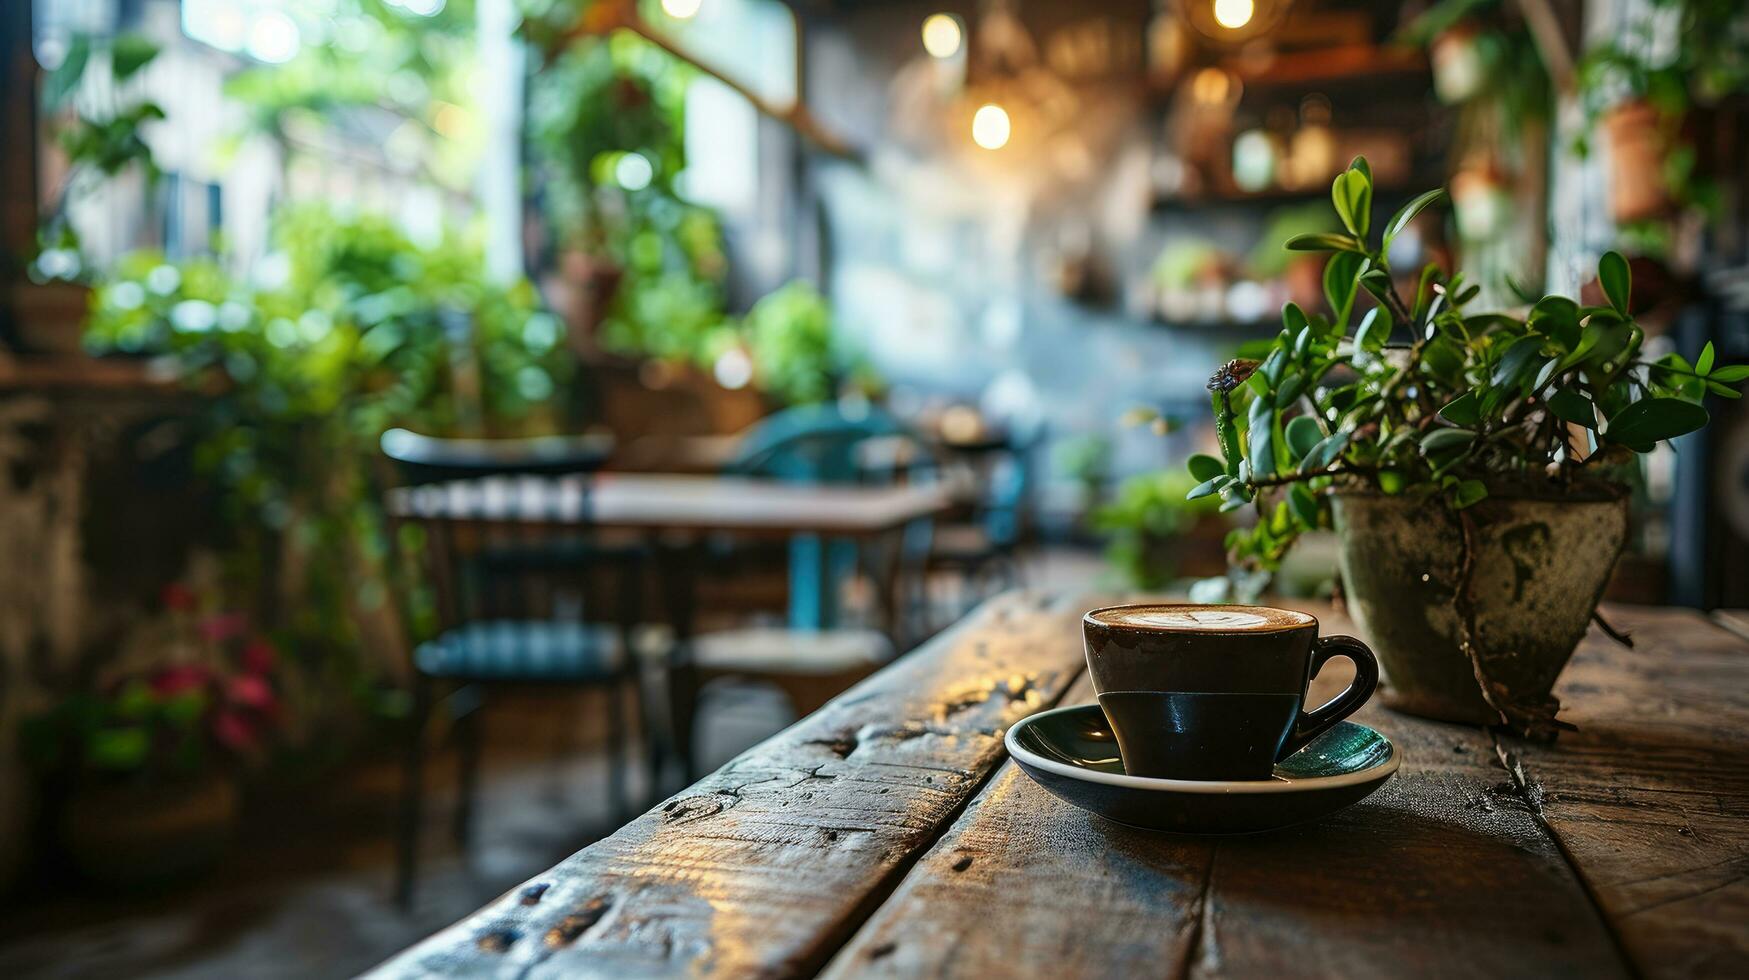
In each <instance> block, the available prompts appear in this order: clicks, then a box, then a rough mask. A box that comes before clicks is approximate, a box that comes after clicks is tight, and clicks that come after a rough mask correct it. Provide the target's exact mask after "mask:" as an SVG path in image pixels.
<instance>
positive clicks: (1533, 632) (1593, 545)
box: [1333, 493, 1628, 724]
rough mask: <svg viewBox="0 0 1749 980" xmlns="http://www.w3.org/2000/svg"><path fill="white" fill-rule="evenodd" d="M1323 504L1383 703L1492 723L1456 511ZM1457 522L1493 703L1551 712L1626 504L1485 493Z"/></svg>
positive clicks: (1389, 503)
mask: <svg viewBox="0 0 1749 980" xmlns="http://www.w3.org/2000/svg"><path fill="white" fill-rule="evenodd" d="M1333 509H1334V515H1335V522H1336V531H1337V533H1338V535H1339V537H1340V539H1341V547H1340V552H1339V559H1338V563H1339V565H1340V567H1341V570H1342V580H1343V583H1344V585H1345V588H1346V595H1347V600H1348V610H1349V613H1350V614H1351V615H1352V616H1353V617H1354V620H1355V623H1356V624H1357V625H1358V626H1359V627H1360V631H1361V635H1362V636H1364V637H1366V639H1367V641H1368V642H1369V643H1371V644H1372V648H1373V651H1374V652H1375V653H1376V654H1377V655H1378V660H1379V668H1380V670H1381V671H1382V673H1383V674H1384V678H1385V680H1384V684H1383V685H1382V686H1381V688H1380V691H1381V696H1382V699H1383V700H1384V703H1385V704H1386V705H1388V706H1389V707H1392V708H1395V709H1396V710H1399V711H1404V712H1407V713H1409V714H1413V715H1420V716H1422V717H1424V718H1436V719H1440V720H1444V721H1458V722H1470V723H1479V724H1490V723H1495V722H1498V721H1500V713H1499V712H1498V711H1496V710H1494V709H1493V708H1492V707H1490V705H1489V704H1488V702H1487V701H1486V700H1485V699H1484V698H1483V696H1482V689H1481V687H1480V685H1479V683H1478V681H1477V678H1476V672H1475V668H1474V666H1473V664H1472V662H1471V658H1470V657H1469V656H1467V655H1466V654H1465V652H1464V649H1463V638H1464V635H1465V632H1466V631H1465V629H1464V617H1463V615H1462V610H1463V609H1464V608H1465V606H1466V603H1465V602H1464V601H1463V597H1461V596H1460V595H1459V589H1460V586H1461V584H1462V583H1463V581H1464V576H1463V570H1464V567H1465V560H1464V559H1465V557H1466V556H1465V541H1464V528H1463V525H1462V523H1461V521H1460V518H1459V517H1458V515H1457V514H1455V513H1453V512H1452V511H1450V510H1447V509H1446V508H1445V507H1443V506H1441V505H1440V504H1439V503H1438V502H1437V501H1428V500H1425V499H1419V498H1412V497H1387V496H1381V495H1376V494H1358V493H1352V494H1351V493H1345V494H1338V495H1336V497H1335V499H1334V501H1333ZM1468 517H1469V520H1470V526H1471V529H1472V531H1471V542H1470V548H1471V551H1472V552H1473V554H1471V555H1470V556H1469V557H1470V558H1471V564H1470V569H1471V571H1470V575H1469V586H1468V590H1467V606H1468V608H1469V609H1470V610H1471V613H1472V619H1473V627H1472V628H1471V629H1470V630H1469V631H1468V632H1469V635H1470V636H1471V638H1472V641H1473V643H1474V646H1475V651H1476V654H1477V657H1478V658H1479V660H1480V661H1481V665H1482V668H1483V670H1484V672H1485V674H1486V676H1487V677H1488V679H1489V680H1490V681H1491V682H1492V684H1493V685H1494V690H1495V692H1496V700H1497V701H1504V702H1507V703H1510V704H1514V705H1519V706H1522V707H1524V708H1525V709H1526V710H1528V711H1533V712H1534V711H1535V710H1536V709H1538V708H1540V707H1542V706H1549V707H1550V709H1551V710H1550V713H1549V715H1548V717H1552V705H1553V702H1552V700H1551V698H1550V690H1551V689H1552V688H1553V687H1554V684H1555V679H1556V678H1557V677H1559V676H1560V673H1561V669H1562V668H1563V667H1565V666H1566V664H1567V659H1568V658H1569V657H1571V656H1572V655H1573V650H1574V648H1575V647H1577V646H1578V645H1579V640H1580V638H1581V637H1583V636H1584V635H1585V631H1586V629H1587V628H1588V627H1589V625H1590V622H1591V614H1592V612H1593V610H1595V609H1596V607H1597V601H1598V599H1599V598H1601V597H1602V595H1603V589H1604V586H1606V585H1607V584H1608V583H1609V576H1610V572H1611V571H1612V570H1613V569H1614V568H1615V561H1616V558H1617V557H1618V556H1619V555H1620V554H1621V549H1622V544H1623V542H1624V540H1625V539H1626V536H1627V518H1628V512H1627V501H1626V499H1625V498H1621V497H1616V496H1611V495H1607V494H1604V493H1598V494H1595V495H1592V496H1589V497H1584V498H1575V497H1563V498H1560V499H1540V500H1539V499H1527V498H1513V497H1507V496H1491V497H1489V498H1487V499H1485V500H1483V501H1482V502H1481V503H1478V504H1476V505H1475V506H1473V507H1471V508H1470V510H1469V512H1468ZM1514 721H1515V723H1516V722H1517V721H1518V719H1514Z"/></svg>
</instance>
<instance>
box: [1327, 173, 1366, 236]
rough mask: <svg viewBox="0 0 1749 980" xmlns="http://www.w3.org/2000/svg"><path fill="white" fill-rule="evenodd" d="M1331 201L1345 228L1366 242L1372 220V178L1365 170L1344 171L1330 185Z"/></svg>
mask: <svg viewBox="0 0 1749 980" xmlns="http://www.w3.org/2000/svg"><path fill="white" fill-rule="evenodd" d="M1330 200H1331V201H1332V202H1333V203H1335V205H1336V215H1337V217H1339V218H1341V219H1342V224H1343V226H1344V227H1346V228H1347V229H1348V230H1349V231H1350V232H1353V233H1354V237H1356V238H1359V239H1363V240H1364V239H1365V238H1366V232H1367V225H1368V223H1369V222H1370V221H1371V219H1372V178H1370V177H1368V176H1367V174H1366V172H1365V171H1363V170H1356V169H1350V170H1344V171H1342V172H1341V173H1339V174H1337V175H1336V179H1335V180H1334V181H1333V182H1331V184H1330Z"/></svg>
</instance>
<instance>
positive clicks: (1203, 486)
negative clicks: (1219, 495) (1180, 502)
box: [1184, 472, 1229, 500]
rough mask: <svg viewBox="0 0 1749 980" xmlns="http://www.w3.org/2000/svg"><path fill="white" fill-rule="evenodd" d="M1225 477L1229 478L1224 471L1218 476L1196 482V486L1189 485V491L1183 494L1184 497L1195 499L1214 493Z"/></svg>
mask: <svg viewBox="0 0 1749 980" xmlns="http://www.w3.org/2000/svg"><path fill="white" fill-rule="evenodd" d="M1226 479H1229V477H1228V476H1227V474H1226V473H1224V472H1223V473H1222V474H1221V475H1220V476H1211V477H1209V478H1208V479H1206V480H1204V481H1202V482H1201V483H1198V484H1197V485H1196V486H1194V487H1191V488H1190V492H1189V493H1187V494H1185V495H1184V499H1185V500H1197V499H1200V498H1202V497H1206V496H1208V495H1210V494H1212V493H1214V492H1215V491H1216V490H1219V489H1220V484H1221V481H1222V480H1226Z"/></svg>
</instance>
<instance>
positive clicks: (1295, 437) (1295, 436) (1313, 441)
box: [1287, 415, 1324, 460]
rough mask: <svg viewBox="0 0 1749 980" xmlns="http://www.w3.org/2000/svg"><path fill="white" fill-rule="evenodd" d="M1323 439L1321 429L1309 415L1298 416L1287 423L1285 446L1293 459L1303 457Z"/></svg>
mask: <svg viewBox="0 0 1749 980" xmlns="http://www.w3.org/2000/svg"><path fill="white" fill-rule="evenodd" d="M1323 441H1324V432H1323V430H1321V429H1319V428H1318V423H1317V422H1315V421H1313V420H1312V418H1311V417H1309V416H1306V415H1301V416H1298V417H1296V418H1295V419H1294V420H1293V421H1291V422H1289V423H1288V424H1287V448H1288V452H1289V453H1291V454H1293V458H1294V459H1295V460H1301V459H1304V458H1305V457H1306V454H1308V453H1310V452H1311V451H1312V450H1313V448H1315V447H1316V446H1317V445H1318V443H1320V442H1323Z"/></svg>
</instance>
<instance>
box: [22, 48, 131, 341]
mask: <svg viewBox="0 0 1749 980" xmlns="http://www.w3.org/2000/svg"><path fill="white" fill-rule="evenodd" d="M157 55H158V47H157V45H155V44H153V43H152V42H151V41H149V40H147V39H146V38H144V37H141V36H139V35H137V34H123V35H120V36H117V37H115V38H110V39H103V38H95V37H92V36H90V35H85V34H78V35H75V36H74V37H73V38H72V39H71V40H70V42H69V43H68V46H67V52H66V54H65V56H64V57H63V58H62V60H61V63H60V65H59V66H58V67H56V69H55V70H54V71H52V72H50V73H49V74H48V75H47V76H45V77H44V79H43V84H42V108H43V110H44V111H45V112H46V113H47V114H49V115H50V116H51V117H52V118H53V123H52V128H53V129H54V131H55V136H56V140H55V143H56V146H57V147H58V148H59V150H60V151H61V155H60V159H59V160H58V161H56V163H57V164H58V169H59V175H58V176H59V189H58V190H57V191H56V192H55V195H54V200H53V202H52V203H51V204H50V206H49V208H48V213H47V214H46V215H45V216H44V217H43V221H42V226H41V227H40V228H39V229H38V232H37V238H38V246H39V247H38V252H37V255H36V256H35V257H34V258H33V259H32V261H31V262H30V264H29V266H28V268H27V269H26V270H25V271H26V278H25V279H23V280H21V281H18V282H15V283H13V284H12V287H11V295H10V297H9V298H10V301H11V302H10V306H11V314H12V315H11V318H10V319H11V331H12V340H13V342H14V343H15V344H16V345H17V346H18V347H19V348H21V349H23V350H25V351H27V352H29V353H33V354H46V355H58V356H71V355H75V354H78V353H79V352H80V334H81V330H82V327H83V324H84V321H85V316H86V310H87V307H88V306H89V305H90V297H91V288H90V286H89V285H88V283H89V281H90V279H91V278H92V272H93V270H92V269H91V268H90V265H89V263H88V262H87V261H86V257H85V255H84V253H83V246H82V242H81V238H80V235H79V230H78V229H77V228H76V227H75V226H74V224H73V219H72V215H71V213H70V211H71V204H72V202H74V201H76V200H81V199H84V198H87V197H90V196H92V195H93V194H94V193H96V192H97V191H98V190H99V189H100V188H101V187H102V186H103V185H104V184H105V183H106V182H108V181H111V180H114V179H115V178H116V177H118V176H120V175H121V174H123V173H124V172H126V171H129V170H130V169H135V168H137V169H138V171H139V172H140V173H141V174H142V175H143V177H144V179H145V183H146V185H147V187H148V188H150V187H151V186H152V185H153V184H155V183H156V181H157V179H158V176H159V170H158V166H157V163H156V162H155V161H154V159H153V157H152V149H151V146H150V145H148V144H147V143H146V141H145V138H144V131H145V130H146V128H147V127H148V126H150V125H152V124H153V123H155V122H158V121H159V120H162V119H163V118H164V110H163V109H162V108H160V107H159V106H158V104H157V103H155V102H152V101H149V100H146V99H140V98H128V97H123V96H119V95H118V93H120V92H123V91H124V89H123V83H125V82H127V81H128V80H129V79H131V78H133V77H134V75H136V74H138V73H139V71H140V70H141V69H142V68H144V67H145V66H146V65H147V64H149V63H150V62H151V61H152V59H153V58H155V57H157ZM98 66H101V70H100V71H99V72H98V77H100V78H102V79H103V84H102V85H100V86H97V87H96V92H95V93H94V94H93V95H92V97H90V98H88V99H87V102H88V103H90V104H89V105H85V106H75V105H74V101H73V97H74V95H75V94H77V93H79V92H80V91H81V90H85V89H90V88H91V86H88V85H86V75H87V73H88V72H89V71H90V70H91V69H93V68H95V67H98Z"/></svg>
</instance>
